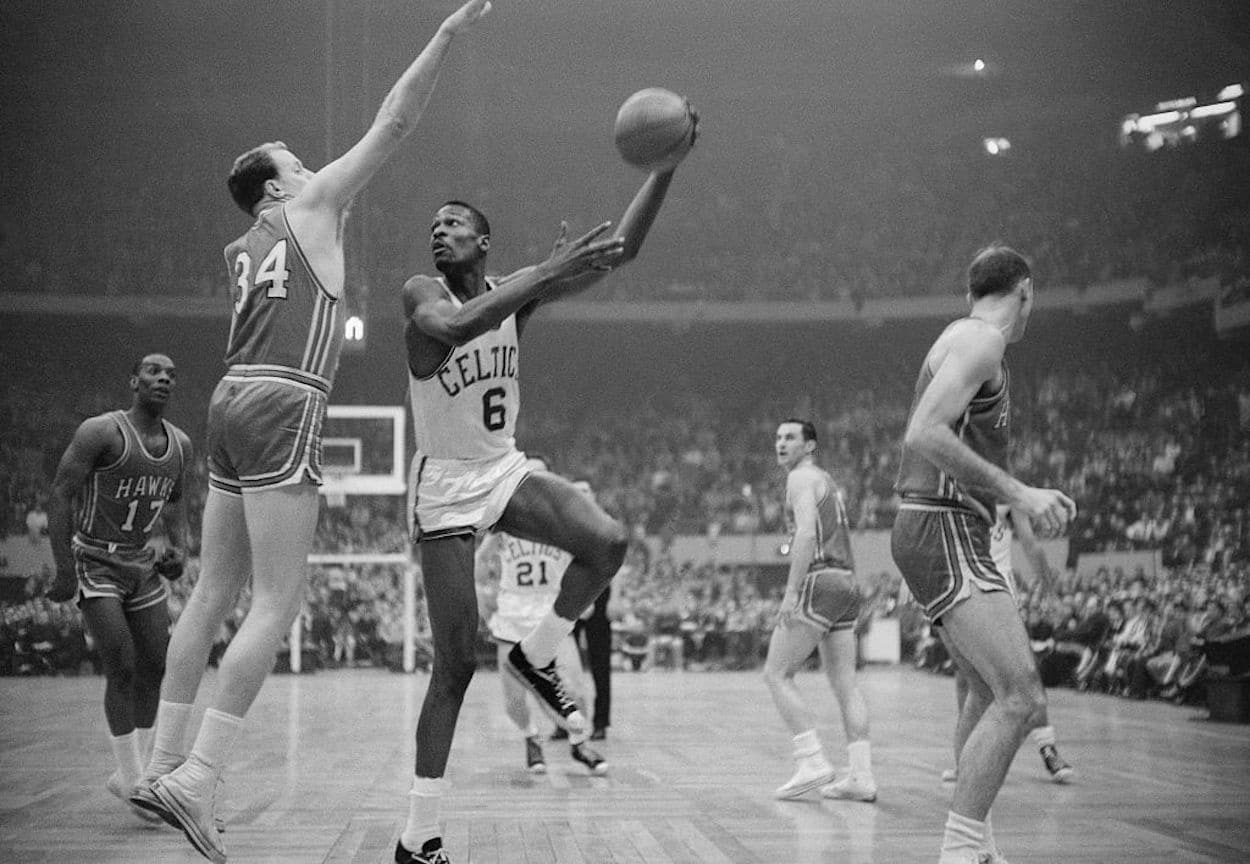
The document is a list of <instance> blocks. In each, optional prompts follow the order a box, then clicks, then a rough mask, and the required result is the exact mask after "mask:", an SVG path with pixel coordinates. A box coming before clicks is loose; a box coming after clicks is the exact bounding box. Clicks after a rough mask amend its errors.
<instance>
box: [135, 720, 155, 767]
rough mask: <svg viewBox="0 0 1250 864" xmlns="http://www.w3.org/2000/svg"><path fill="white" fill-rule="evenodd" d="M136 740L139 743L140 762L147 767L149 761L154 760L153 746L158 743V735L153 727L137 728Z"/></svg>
mask: <svg viewBox="0 0 1250 864" xmlns="http://www.w3.org/2000/svg"><path fill="white" fill-rule="evenodd" d="M135 740H137V741H138V742H139V761H140V762H141V763H142V764H144V765H146V764H148V760H149V759H151V758H152V744H153V742H155V741H156V733H155V732H154V731H152V727H151V726H149V727H148V728H146V729H144V728H143V727H142V726H136V727H135Z"/></svg>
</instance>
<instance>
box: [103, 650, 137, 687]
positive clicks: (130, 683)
mask: <svg viewBox="0 0 1250 864" xmlns="http://www.w3.org/2000/svg"><path fill="white" fill-rule="evenodd" d="M110 660H111V662H109V663H106V664H105V668H104V677H105V678H106V679H107V680H108V683H109V686H110V687H111V688H113V689H114V690H120V691H122V692H125V693H129V692H130V691H131V690H132V689H134V685H135V658H134V656H133V655H130V656H127V655H125V654H122V653H121V652H118V653H117V654H115V655H114V656H113V657H112V658H110Z"/></svg>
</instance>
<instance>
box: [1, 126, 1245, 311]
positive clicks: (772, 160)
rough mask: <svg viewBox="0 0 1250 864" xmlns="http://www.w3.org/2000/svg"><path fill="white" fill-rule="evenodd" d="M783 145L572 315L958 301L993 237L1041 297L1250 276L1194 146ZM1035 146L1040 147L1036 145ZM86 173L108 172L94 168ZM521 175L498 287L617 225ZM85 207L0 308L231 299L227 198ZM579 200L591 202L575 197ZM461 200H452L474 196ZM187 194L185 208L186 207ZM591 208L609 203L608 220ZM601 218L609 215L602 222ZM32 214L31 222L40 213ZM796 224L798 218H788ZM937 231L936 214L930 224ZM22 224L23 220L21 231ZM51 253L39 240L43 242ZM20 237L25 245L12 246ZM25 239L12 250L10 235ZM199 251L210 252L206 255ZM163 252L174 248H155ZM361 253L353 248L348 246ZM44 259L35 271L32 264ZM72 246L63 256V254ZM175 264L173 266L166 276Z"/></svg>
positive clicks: (711, 192)
mask: <svg viewBox="0 0 1250 864" xmlns="http://www.w3.org/2000/svg"><path fill="white" fill-rule="evenodd" d="M801 139H802V136H801V135H800V134H798V133H797V132H795V133H794V134H793V135H791V136H790V137H785V136H783V135H777V136H775V137H773V138H769V139H768V140H767V141H762V142H758V143H757V147H756V152H755V154H754V156H753V158H758V159H760V160H767V161H766V162H761V164H760V165H757V166H753V167H752V168H746V167H744V166H743V165H742V164H741V159H742V158H743V157H742V156H741V155H739V154H736V153H734V152H732V151H729V150H725V151H721V150H716V149H713V148H708V152H706V153H700V154H699V158H700V160H701V161H702V162H703V163H705V164H704V165H703V166H702V170H704V171H705V172H706V173H707V175H708V176H713V177H735V178H737V179H738V180H739V182H736V183H734V184H718V183H712V184H708V183H702V184H697V185H679V186H677V187H675V189H674V193H673V197H674V200H673V201H672V202H671V203H670V206H669V207H668V208H666V210H665V212H664V213H663V214H662V216H661V219H660V228H662V230H659V229H657V230H656V231H655V232H653V234H654V236H652V237H651V238H649V240H648V245H647V247H646V249H645V254H643V255H642V256H640V257H639V259H638V260H637V261H635V262H634V263H633V264H632V265H631V266H630V267H629V268H626V269H624V270H622V272H620V273H618V274H615V275H614V276H613V278H612V279H611V280H608V281H607V282H605V283H604V284H603V285H601V286H599V287H597V288H596V289H595V290H594V291H592V292H589V293H588V294H586V295H585V297H584V298H582V299H587V300H601V301H604V302H611V301H616V300H714V301H737V300H754V301H779V300H780V301H793V300H821V301H842V302H850V303H853V304H856V305H857V306H858V305H859V304H862V303H863V302H864V301H865V300H872V299H880V298H891V297H907V296H915V295H923V294H933V293H938V294H950V293H958V291H959V281H960V280H959V276H960V273H961V272H962V268H963V264H964V262H965V261H966V259H967V257H968V255H969V254H970V253H971V252H972V251H973V250H974V249H976V248H977V247H978V246H980V245H983V243H984V242H985V240H986V238H993V237H1009V238H1012V242H1013V243H1015V244H1017V245H1018V246H1019V247H1020V248H1022V249H1025V250H1028V252H1029V254H1030V255H1031V256H1032V257H1033V258H1034V260H1035V264H1036V269H1037V272H1038V273H1039V274H1040V278H1041V279H1042V280H1044V282H1045V284H1047V285H1068V286H1074V287H1085V286H1088V285H1091V284H1095V283H1099V282H1107V281H1109V280H1114V279H1118V278H1124V277H1146V278H1148V279H1149V280H1150V282H1151V284H1153V285H1155V286H1165V285H1171V284H1176V283H1180V282H1184V281H1185V280H1187V279H1189V278H1191V277H1205V276H1212V275H1216V276H1219V275H1222V274H1225V273H1228V272H1231V271H1232V269H1233V268H1236V267H1243V266H1244V265H1245V263H1246V262H1247V261H1248V260H1250V204H1248V203H1247V202H1250V151H1247V149H1246V148H1244V147H1234V146H1226V147H1216V146H1212V147H1195V148H1191V149H1186V150H1183V151H1164V152H1159V153H1151V154H1147V153H1141V152H1136V151H1125V150H1121V149H1119V148H1118V147H1117V146H1116V145H1115V144H1114V142H1112V141H1110V140H1108V141H1104V142H1103V143H1102V144H1101V145H1099V146H1089V145H1087V144H1083V145H1081V147H1080V149H1074V148H1075V147H1076V145H1069V149H1056V148H1060V146H1061V145H1059V144H1055V143H1053V142H1051V143H1048V144H1046V145H1045V147H1046V148H1047V149H1042V147H1041V146H1037V145H1035V146H1033V147H1028V146H1024V145H1023V144H1022V145H1021V146H1019V147H1017V148H1015V149H1013V150H1012V151H1011V153H1010V154H1008V155H1006V156H1003V157H998V158H992V157H989V156H987V155H986V154H985V153H984V152H980V151H979V150H978V149H977V148H976V146H975V144H968V143H964V142H961V143H960V144H959V145H958V146H955V145H951V146H948V147H934V146H925V147H923V148H922V149H920V150H917V149H916V144H915V142H913V141H908V142H905V143H899V144H897V145H895V146H888V145H887V146H879V147H876V148H875V149H874V148H867V147H865V148H864V151H863V152H855V153H839V154H837V158H831V157H830V154H828V153H825V152H821V151H819V150H816V149H813V148H811V147H809V146H807V145H806V143H805V142H804V141H802V140H801ZM1039 144H1040V142H1039ZM101 161H102V162H103V163H105V164H108V162H109V160H108V159H107V158H102V159H101ZM556 167H562V166H543V165H534V166H532V167H531V168H530V169H528V170H527V171H523V172H516V173H515V174H512V175H509V178H510V179H508V180H506V181H505V183H509V182H510V183H512V184H513V185H514V188H512V187H507V186H506V185H505V187H504V188H493V189H491V190H490V196H489V199H488V200H487V201H485V202H484V203H483V202H480V201H479V202H477V203H480V204H481V206H483V207H485V208H486V209H487V211H488V215H489V216H490V217H491V218H492V220H494V221H495V223H496V224H495V231H494V235H495V236H494V239H495V244H496V246H497V248H498V250H499V251H498V252H496V253H495V256H494V258H493V259H492V260H493V261H494V266H496V267H499V268H500V269H501V271H507V270H511V269H515V268H517V267H520V266H523V265H525V264H529V263H533V262H534V261H537V260H540V259H541V258H542V257H544V256H545V255H546V254H547V252H548V251H549V249H550V247H551V243H552V240H553V232H554V226H555V224H556V223H557V222H558V220H559V219H561V218H563V219H567V220H568V221H569V223H570V225H571V226H572V228H573V229H582V230H585V229H588V228H589V227H590V226H592V225H595V224H597V223H598V222H599V221H600V220H602V219H605V218H616V217H617V216H618V212H617V211H618V208H623V207H624V205H625V203H626V202H627V201H628V200H629V196H630V195H631V194H632V191H633V190H632V187H631V186H630V185H629V184H632V183H633V182H635V181H636V178H634V177H633V176H632V175H631V174H629V173H627V172H622V173H621V176H620V177H618V178H615V179H614V180H612V181H609V180H606V179H604V178H603V177H600V176H595V177H593V178H586V183H585V184H582V185H578V184H576V183H573V184H571V185H568V184H569V181H568V180H567V179H563V182H561V181H562V178H560V177H558V176H549V173H550V172H551V171H552V170H554V168H556ZM83 185H84V186H86V187H87V188H89V189H91V190H92V194H93V195H96V196H103V195H107V194H109V190H110V189H112V190H116V194H118V195H119V196H120V195H124V196H125V198H124V199H121V200H118V201H114V202H110V201H100V202H98V203H97V204H96V209H97V210H98V211H99V212H109V213H123V212H124V213H127V214H131V215H128V216H127V218H124V219H116V220H110V221H108V222H107V223H102V224H97V223H90V225H89V226H88V224H87V223H72V224H66V223H65V221H64V220H63V219H60V218H54V219H50V220H49V222H50V223H51V224H49V225H47V226H42V225H41V223H40V222H38V220H37V219H36V221H33V222H28V223H23V224H22V225H20V226H13V230H11V231H10V232H9V235H10V237H11V238H12V239H10V241H9V242H7V243H5V242H0V281H3V284H4V285H5V290H7V291H24V292H39V293H43V294H49V293H51V294H57V293H60V294H66V293H96V294H104V295H109V296H113V295H123V294H141V295H157V294H159V295H169V294H171V293H175V294H177V293H182V294H187V295H198V296H220V297H222V298H223V302H224V298H225V297H226V295H227V294H228V292H229V290H230V288H231V286H232V284H233V283H232V282H231V280H230V279H229V278H228V274H227V272H226V269H225V267H224V263H223V261H222V260H221V255H220V250H221V248H223V247H224V245H225V244H226V243H227V242H228V241H229V240H230V239H231V238H232V237H234V236H235V235H236V234H237V233H238V232H239V231H240V230H241V229H242V227H243V223H242V221H240V220H238V217H239V214H238V213H234V214H233V216H231V215H230V211H229V207H228V202H226V201H225V196H224V194H223V190H221V189H219V188H217V187H216V186H214V187H212V188H211V189H205V190H204V191H203V195H204V196H206V197H208V200H211V201H212V202H213V203H214V204H215V205H220V206H216V207H214V208H212V210H211V212H212V213H213V214H214V216H215V218H220V220H221V222H220V224H210V222H211V220H209V219H208V218H207V217H206V215H205V214H206V208H205V207H202V206H196V205H195V204H194V203H193V202H192V201H190V200H179V199H177V198H173V197H171V196H170V194H169V191H168V189H167V188H165V186H164V185H161V186H160V187H159V189H157V188H154V186H153V185H149V184H138V185H133V186H131V185H126V186H121V185H118V184H115V183H108V182H103V181H99V182H91V183H84V184H83ZM583 186H586V187H588V188H582V187H583ZM80 191H81V187H79V186H76V187H74V189H73V191H72V192H71V191H69V187H66V188H64V189H45V190H43V194H45V195H61V196H65V198H66V200H65V201H64V202H63V203H62V204H60V205H59V206H53V204H52V203H48V207H47V209H48V210H49V212H50V213H51V214H54V217H55V216H57V215H59V214H60V213H63V212H67V211H69V210H72V209H73V207H74V206H75V201H73V200H71V199H72V198H73V197H74V196H76V195H78V194H79V192H80ZM398 194H399V192H398V191H396V192H388V191H387V190H379V191H378V192H377V193H376V194H373V195H371V196H370V197H369V199H368V200H367V201H366V202H365V203H363V204H362V206H361V209H360V212H359V213H357V214H356V215H355V217H354V219H355V221H356V222H357V223H358V224H359V226H360V227H359V229H358V230H354V231H353V233H352V237H351V243H352V244H353V245H354V246H355V247H356V248H354V249H353V255H352V256H351V257H350V259H349V261H350V266H351V267H352V268H353V270H352V274H351V275H352V278H351V280H350V283H351V284H353V285H355V284H360V283H361V282H362V281H365V282H367V283H368V284H370V285H371V286H372V288H373V290H374V291H375V292H376V293H378V294H379V295H380V296H384V297H390V296H392V295H393V292H394V291H397V290H398V287H399V286H401V285H402V284H403V283H404V281H405V280H406V279H407V278H408V277H409V276H411V275H412V273H413V272H417V271H425V270H428V269H429V266H430V265H429V262H428V258H427V253H426V247H425V242H424V226H425V224H426V216H425V215H424V214H416V213H414V212H413V202H412V201H410V200H395V198H396V196H397V195H398ZM473 194H474V190H472V189H469V190H466V191H465V192H463V193H462V197H466V198H469V199H470V200H474V199H473ZM188 197H189V193H188ZM604 202H619V204H618V203H611V204H605V203H604ZM605 207H606V210H605ZM39 212H43V210H42V209H41V210H40V211H39ZM799 214H802V215H801V216H800V215H799ZM935 214H937V215H935ZM32 218H34V217H32ZM40 231H45V232H47V233H48V235H49V238H51V237H53V236H54V237H55V238H56V240H57V241H58V242H56V243H53V242H48V243H46V244H45V243H40V242H36V241H37V240H38V237H39V232H40ZM28 235H30V236H28ZM20 237H27V239H28V242H26V243H19V242H18V238H20ZM206 238H215V240H213V241H212V242H206ZM170 244H178V245H177V248H176V249H173V250H172V251H171V249H170ZM362 244H363V245H362ZM45 248H46V249H49V250H55V255H56V258H55V259H53V260H48V259H45V258H44V257H42V252H41V250H42V249H45ZM67 249H72V250H73V254H72V255H71V254H68V253H67V251H66V250H67ZM175 262H177V263H176V264H175Z"/></svg>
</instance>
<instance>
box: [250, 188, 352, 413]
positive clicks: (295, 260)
mask: <svg viewBox="0 0 1250 864" xmlns="http://www.w3.org/2000/svg"><path fill="white" fill-rule="evenodd" d="M225 254H226V265H227V266H228V267H229V268H230V272H231V278H233V280H234V291H233V296H234V315H233V316H232V318H231V321H230V338H229V341H228V342H227V343H226V364H227V365H228V366H230V367H231V369H230V374H231V375H232V376H235V377H239V376H243V377H247V378H261V379H265V378H270V379H272V378H279V379H283V380H290V381H296V382H298V383H301V384H305V385H310V386H313V387H315V388H317V389H318V390H320V391H322V392H323V393H326V394H327V395H328V394H329V392H330V388H331V387H332V386H333V383H334V373H335V372H336V371H337V369H338V365H339V353H340V350H341V349H342V347H343V327H342V324H341V323H340V322H339V310H338V305H339V303H338V298H336V297H334V296H332V295H331V294H330V293H329V292H328V291H326V290H325V288H324V287H322V285H321V280H319V279H318V278H317V276H316V275H315V274H314V273H313V271H312V268H311V267H310V266H309V263H308V260H307V259H306V258H305V257H304V252H303V250H302V249H300V245H299V241H297V240H296V239H295V235H294V234H292V233H291V225H290V223H289V222H288V221H287V218H286V208H285V207H270V208H269V209H267V210H265V211H264V212H263V213H261V214H260V216H258V217H257V218H256V221H255V222H254V223H253V224H252V227H251V228H249V229H248V232H247V233H246V234H244V235H243V236H242V237H240V238H239V239H237V240H235V241H234V242H233V243H231V244H230V245H229V246H227V247H226V253H225Z"/></svg>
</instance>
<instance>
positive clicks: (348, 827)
mask: <svg viewBox="0 0 1250 864" xmlns="http://www.w3.org/2000/svg"><path fill="white" fill-rule="evenodd" d="M426 681H427V677H426V676H425V675H423V674H417V675H411V676H406V675H398V674H392V673H387V672H382V671H374V670H350V671H346V670H344V671H334V672H319V673H316V674H313V675H304V676H289V675H288V676H275V677H272V678H270V680H269V682H268V683H267V684H266V685H265V689H264V690H263V691H262V693H261V695H260V698H259V699H258V701H257V703H256V705H255V707H254V708H253V711H252V714H251V715H250V716H249V718H248V722H247V725H246V727H245V731H244V734H243V737H242V740H241V743H240V745H239V750H238V752H237V755H236V757H235V759H234V760H233V762H232V764H231V768H230V770H229V772H228V774H227V792H226V807H225V816H226V820H227V822H228V830H227V834H226V845H227V850H228V852H229V860H230V861H231V862H237V864H245V862H335V864H346V862H357V864H359V862H368V864H382V862H387V861H390V860H391V857H390V856H391V851H392V849H393V847H394V844H395V840H396V838H397V837H398V834H399V831H400V829H401V828H402V825H403V820H404V816H405V813H406V808H407V800H406V792H407V789H408V786H409V782H410V776H411V770H412V767H411V765H412V749H413V744H412V728H413V725H414V723H415V720H416V712H417V709H418V705H419V702H420V698H421V696H422V694H423V692H424V688H425V684H426ZM800 683H801V685H802V686H804V688H805V690H806V691H807V692H808V693H810V694H812V695H813V697H814V701H815V704H816V705H817V706H818V707H819V708H820V709H821V710H822V711H823V714H824V720H823V722H822V724H821V732H822V737H823V738H824V740H825V742H826V744H827V745H831V746H829V748H828V749H829V750H830V752H831V755H833V756H834V757H835V761H836V762H844V761H845V760H844V755H843V754H845V750H844V748H843V740H842V735H841V731H840V726H839V724H838V721H837V719H836V718H837V715H836V707H835V705H834V702H833V700H832V697H831V695H830V694H829V692H828V689H827V687H826V686H825V684H824V680H823V679H822V678H820V677H818V676H817V675H816V674H814V673H805V674H804V675H802V676H800ZM863 683H864V686H865V688H866V692H867V695H868V698H869V702H870V706H871V710H872V713H873V718H872V719H873V747H874V753H873V756H874V763H875V766H874V767H875V769H876V775H877V781H878V784H879V786H880V790H881V791H880V798H879V799H878V801H877V803H876V804H874V805H869V804H861V803H849V802H831V801H821V800H819V799H818V798H816V797H813V798H812V799H811V800H807V801H802V802H795V803H790V802H786V803H782V802H777V801H774V800H773V798H772V794H771V793H772V790H773V788H774V787H776V786H777V785H778V784H779V783H781V782H783V781H784V780H785V779H787V777H788V776H789V770H790V767H791V766H790V763H789V741H788V736H787V735H786V734H785V732H784V730H783V727H782V725H781V722H780V720H779V719H778V718H777V717H776V715H775V712H774V710H773V708H772V705H771V702H770V701H769V697H768V693H767V691H766V690H765V688H764V684H763V682H762V681H761V680H760V678H759V676H758V674H753V673H693V672H692V673H674V672H663V671H652V672H647V673H642V674H634V673H617V674H616V675H615V676H614V688H615V692H614V699H615V708H614V718H613V719H614V725H613V726H612V729H611V730H610V734H609V740H608V741H607V742H606V743H605V745H604V746H603V747H602V748H601V749H602V751H603V753H604V754H605V755H606V756H607V758H608V759H609V761H610V762H611V765H612V767H611V770H610V773H609V774H608V776H606V777H603V778H592V777H589V776H587V775H586V773H585V771H584V769H582V768H581V766H579V765H577V764H575V763H572V762H570V761H569V760H568V758H567V750H566V749H565V748H563V747H561V746H559V745H556V744H554V743H553V744H549V745H547V759H548V764H549V768H550V770H549V773H548V774H547V775H545V776H531V775H529V774H528V773H526V771H525V769H524V764H523V747H522V744H521V742H520V739H519V737H518V736H517V734H516V733H515V732H514V731H513V729H512V728H511V727H510V724H509V722H508V721H507V719H506V718H505V717H504V715H503V713H502V711H501V709H500V708H499V704H500V699H499V680H498V676H497V674H496V673H493V672H483V673H480V674H479V676H478V677H477V678H476V679H475V681H474V683H473V686H472V688H471V689H470V691H469V695H468V698H467V700H466V704H465V710H464V712H463V714H462V715H461V720H460V729H459V732H458V740H457V742H456V746H455V749H454V751H453V753H452V762H451V767H450V770H449V776H450V778H451V779H452V781H453V784H454V785H453V788H452V789H451V790H450V792H449V793H448V796H447V798H446V800H445V804H444V812H445V815H446V817H447V818H446V835H445V840H446V843H447V845H448V847H449V851H450V852H451V853H452V858H453V861H455V862H456V864H466V862H473V864H535V862H562V864H564V862H567V864H583V862H615V864H696V862H698V864H705V862H707V864H743V862H785V864H807V862H841V864H870V862H871V864H893V862H926V864H931V862H935V861H936V860H937V848H938V842H939V837H940V833H941V829H942V825H943V821H944V818H945V813H946V809H947V802H948V798H949V787H948V788H946V789H944V788H943V785H942V783H941V782H940V779H939V772H940V771H941V769H942V768H944V767H946V766H947V765H948V764H949V759H950V757H949V755H948V754H949V743H948V741H949V737H950V731H951V727H952V723H953V720H954V717H953V714H954V708H953V703H954V697H953V685H952V682H951V679H949V678H942V677H936V676H932V675H929V674H927V673H922V672H918V671H915V670H913V669H910V668H898V667H870V668H869V669H867V670H866V671H865V673H864V679H863ZM212 685H213V679H212V677H211V676H210V678H209V679H208V680H207V682H206V686H208V687H211V686H212ZM102 690H103V682H102V680H101V679H99V678H91V677H87V678H47V679H44V678H36V679H29V678H28V679H15V678H5V679H0V861H2V862H21V864H36V862H53V861H56V862H62V861H90V862H100V864H106V862H195V861H202V860H203V859H201V858H200V857H199V856H198V855H196V854H195V852H194V851H192V850H191V847H190V846H189V845H187V843H186V842H185V841H184V840H183V838H182V835H181V834H179V833H178V832H175V831H174V830H172V829H170V828H167V827H164V826H161V827H158V828H152V827H147V826H144V825H142V824H140V823H139V822H138V821H137V820H136V819H134V818H133V817H132V816H131V815H130V814H129V813H128V812H127V811H126V810H125V809H124V808H123V807H122V805H121V804H120V802H118V801H117V800H116V799H114V798H112V797H111V796H110V795H109V794H108V792H107V791H106V790H105V788H104V780H105V778H106V777H107V776H108V774H109V772H110V770H111V764H110V763H111V755H110V753H109V749H108V746H107V743H106V740H105V732H104V720H103V715H102V712H101V708H100V698H101V694H102ZM1204 715H1205V712H1203V711H1199V710H1195V709H1191V708H1177V707H1175V706H1172V705H1167V704H1161V703H1154V702H1150V703H1145V702H1130V701H1124V700H1121V699H1116V698H1111V697H1106V696H1094V695H1088V694H1078V693H1075V692H1072V691H1068V690H1058V691H1053V692H1052V693H1051V719H1052V722H1053V723H1054V725H1055V726H1056V728H1057V729H1058V733H1059V738H1060V746H1061V750H1062V751H1063V753H1064V755H1065V756H1066V757H1067V758H1068V760H1069V761H1070V762H1072V763H1073V765H1074V766H1075V767H1076V768H1077V771H1078V775H1077V778H1076V780H1075V782H1073V783H1072V784H1071V785H1067V786H1056V785H1054V784H1052V783H1050V782H1049V781H1048V780H1047V779H1046V777H1045V775H1044V772H1043V769H1042V766H1041V762H1040V760H1039V759H1038V758H1037V755H1036V752H1035V751H1034V750H1033V748H1032V746H1031V745H1026V746H1025V747H1024V748H1022V749H1021V751H1020V754H1019V757H1018V758H1017V760H1016V763H1015V764H1014V765H1013V767H1012V770H1011V773H1010V775H1009V777H1008V781H1007V785H1006V787H1005V788H1004V791H1003V794H1002V795H1001V796H1000V798H999V802H998V804H997V805H996V807H995V812H994V822H995V833H996V835H997V836H998V838H999V842H1000V846H1001V847H1002V849H1003V851H1004V853H1005V854H1006V855H1007V857H1009V858H1010V860H1011V861H1012V862H1013V864H1060V862H1089V864H1095V862H1097V864H1153V862H1159V864H1163V862H1168V864H1171V862H1183V864H1184V862H1193V864H1198V862H1243V864H1244V862H1250V726H1237V725H1229V724H1219V723H1212V722H1209V721H1206V720H1204V719H1201V718H1202V717H1203V716H1204Z"/></svg>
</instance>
